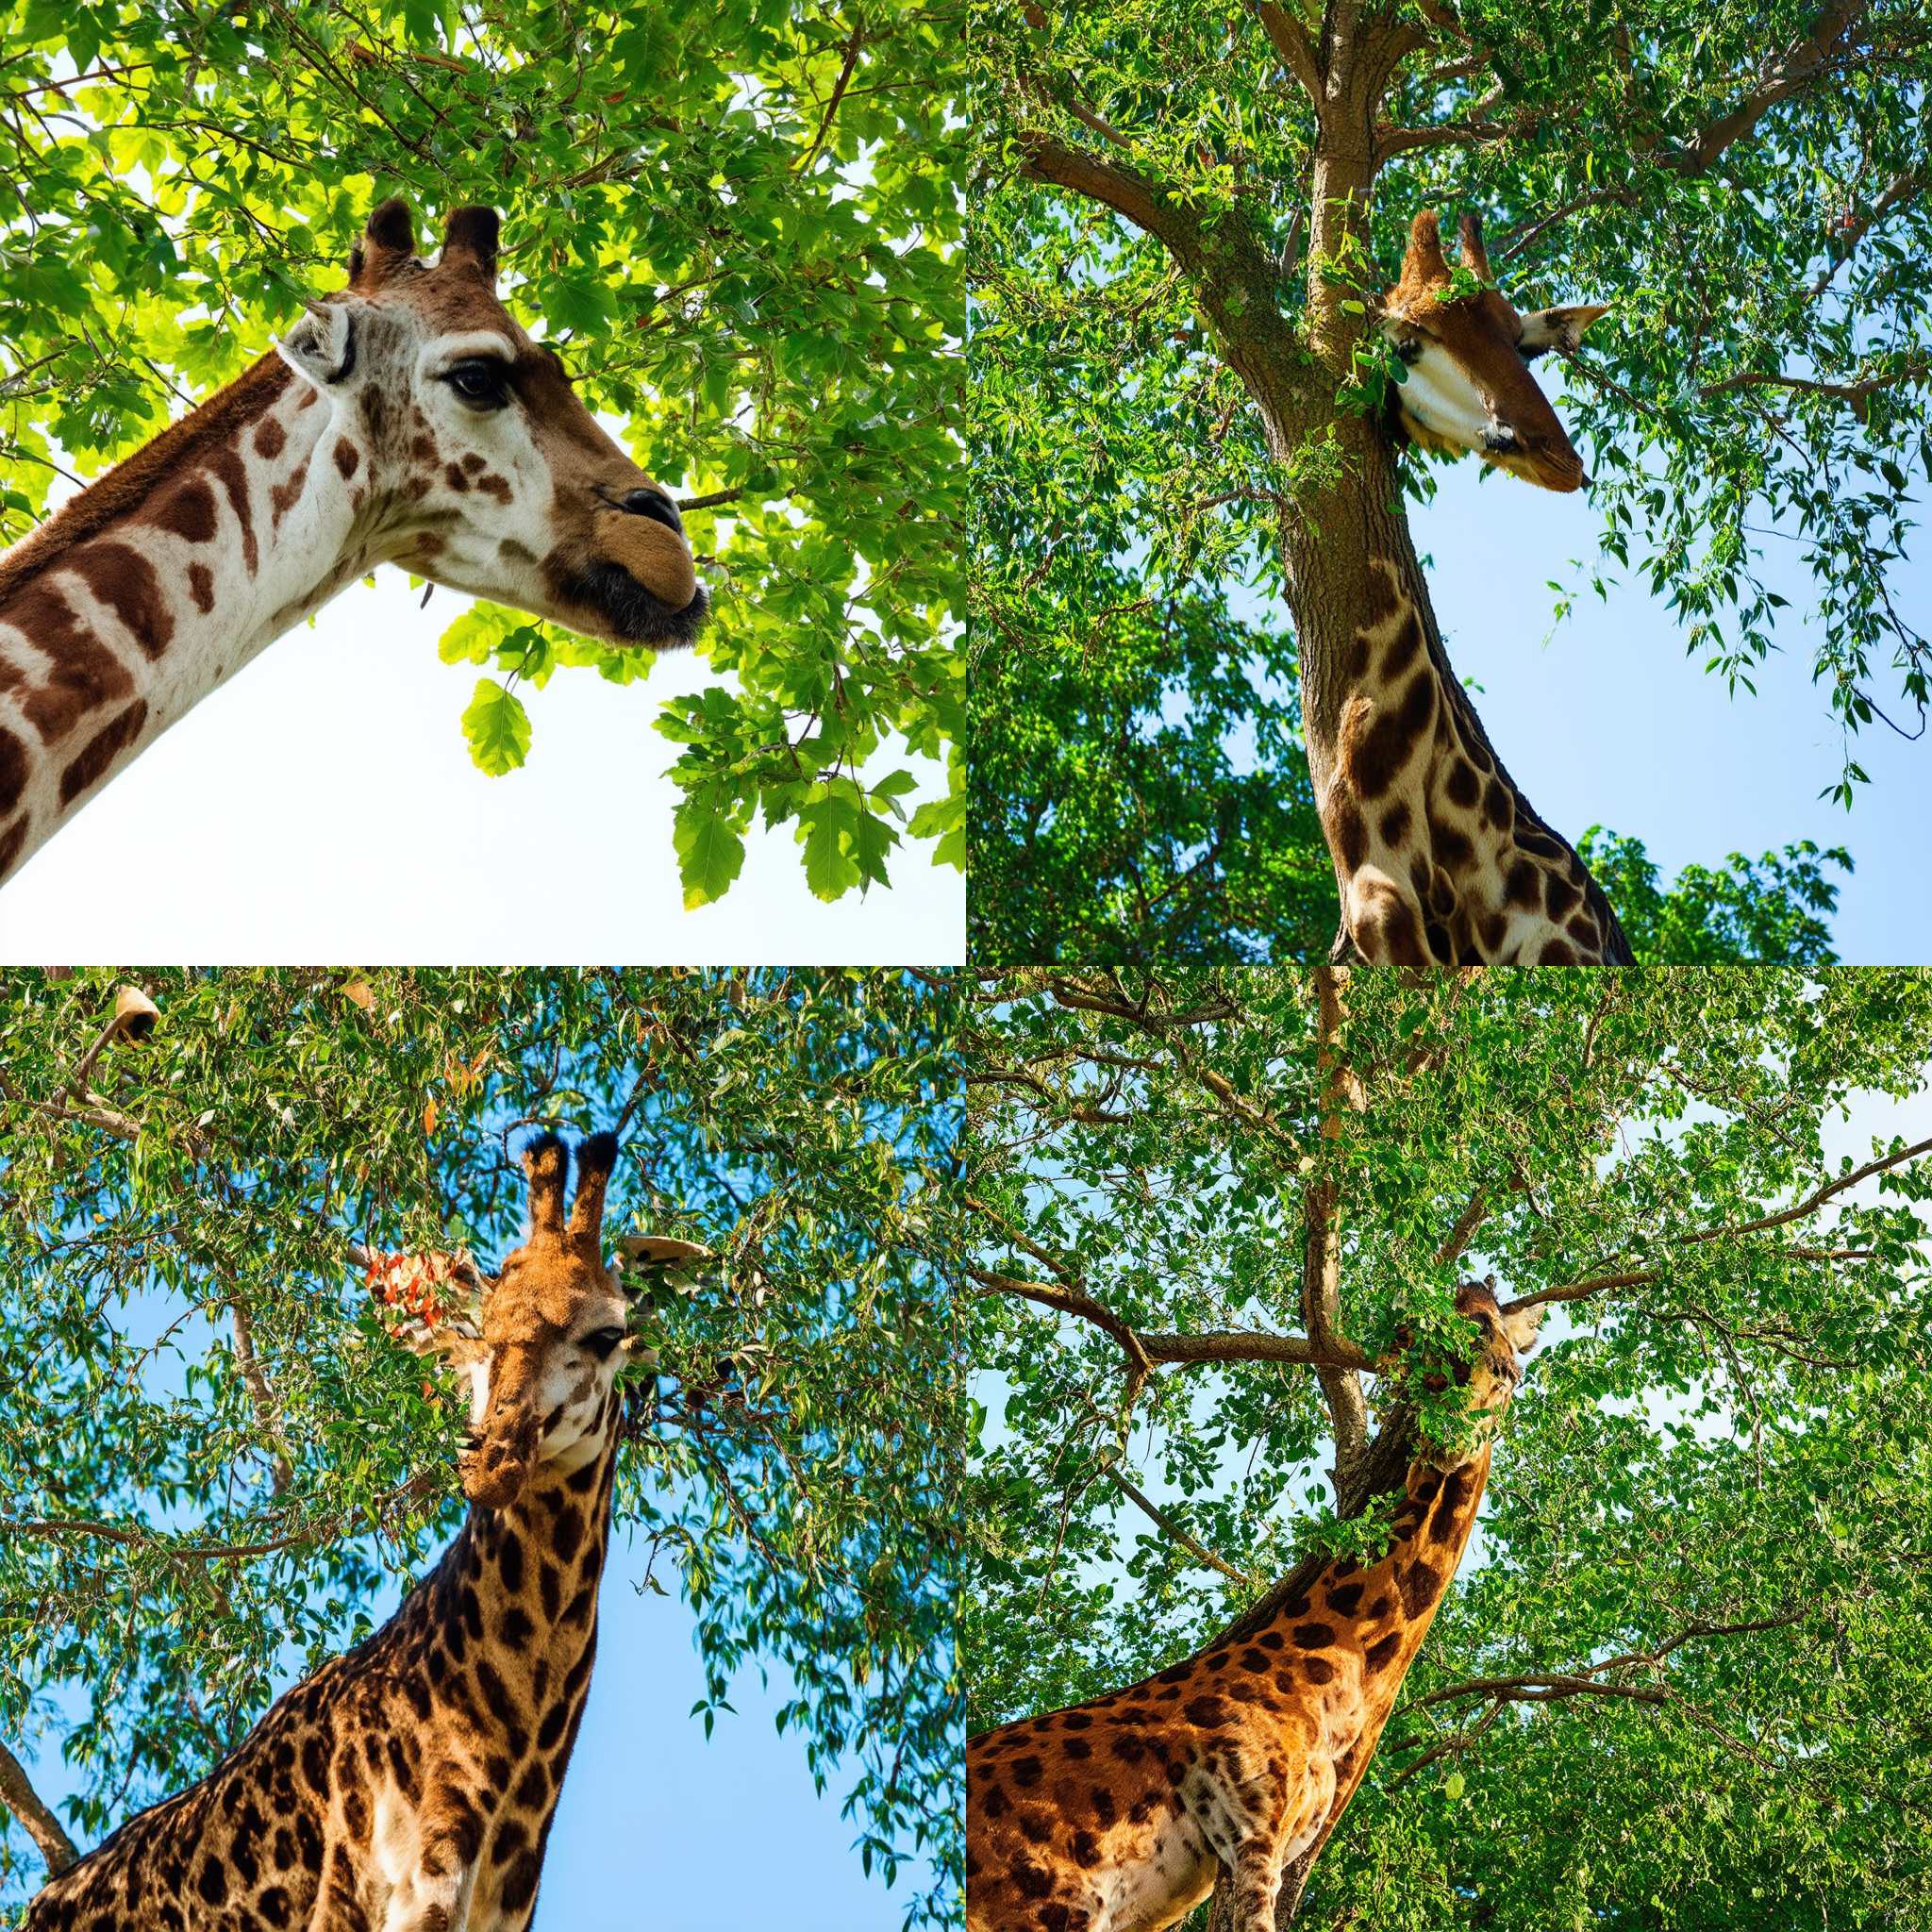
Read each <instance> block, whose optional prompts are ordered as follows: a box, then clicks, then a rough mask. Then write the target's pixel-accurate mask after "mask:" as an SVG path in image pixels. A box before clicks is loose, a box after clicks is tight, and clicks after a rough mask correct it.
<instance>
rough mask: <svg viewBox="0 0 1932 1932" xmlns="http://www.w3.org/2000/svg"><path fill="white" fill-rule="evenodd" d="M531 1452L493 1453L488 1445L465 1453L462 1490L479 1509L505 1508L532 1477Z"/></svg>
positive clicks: (461, 1469) (462, 1468) (461, 1466)
mask: <svg viewBox="0 0 1932 1932" xmlns="http://www.w3.org/2000/svg"><path fill="white" fill-rule="evenodd" d="M530 1461H531V1458H530V1457H528V1456H523V1455H516V1454H511V1455H507V1456H506V1455H503V1454H501V1453H499V1454H497V1455H496V1456H494V1457H491V1453H490V1451H489V1449H488V1448H485V1449H483V1450H480V1451H478V1452H477V1453H476V1454H475V1456H470V1457H465V1458H464V1459H463V1461H462V1463H461V1465H460V1474H461V1476H462V1482H463V1494H464V1495H465V1496H467V1497H468V1498H469V1500H470V1501H471V1502H472V1503H474V1504H475V1506H476V1507H477V1508H479V1509H505V1508H508V1507H509V1505H510V1504H512V1503H514V1502H515V1501H516V1499H517V1498H518V1497H519V1496H520V1495H522V1494H523V1491H524V1485H525V1482H527V1481H528V1480H529V1474H530Z"/></svg>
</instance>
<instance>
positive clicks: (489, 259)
mask: <svg viewBox="0 0 1932 1932" xmlns="http://www.w3.org/2000/svg"><path fill="white" fill-rule="evenodd" d="M496 236H497V220H496V210H495V209H494V208H457V209H456V210H455V211H454V212H453V213H452V214H451V215H450V218H449V225H447V226H446V227H445V228H444V229H443V231H442V261H443V262H444V263H449V262H452V261H468V262H469V263H471V264H472V265H473V266H474V267H475V270H476V271H477V273H478V274H479V275H482V277H483V279H484V280H485V281H486V282H488V283H489V284H490V285H491V288H494V287H495V286H496Z"/></svg>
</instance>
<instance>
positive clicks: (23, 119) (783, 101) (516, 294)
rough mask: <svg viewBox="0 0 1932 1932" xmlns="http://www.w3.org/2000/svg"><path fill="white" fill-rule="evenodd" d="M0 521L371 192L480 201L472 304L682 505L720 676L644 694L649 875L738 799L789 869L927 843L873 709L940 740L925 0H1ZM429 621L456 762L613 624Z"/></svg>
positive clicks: (691, 889)
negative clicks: (560, 369)
mask: <svg viewBox="0 0 1932 1932" xmlns="http://www.w3.org/2000/svg"><path fill="white" fill-rule="evenodd" d="M4 17H5V19H6V24H7V26H6V45H7V50H8V56H7V61H6V65H5V69H4V86H5V92H6V96H7V110H6V112H5V113H0V171H4V173H5V175H6V177H7V180H8V185H9V194H8V199H9V204H10V205H9V207H8V209H7V210H6V211H5V212H4V213H0V357H4V358H5V364H6V368H7V371H8V373H7V374H6V375H5V377H4V379H0V404H4V410H0V537H4V538H5V539H6V541H12V540H13V539H15V538H17V537H19V536H20V535H22V534H23V533H24V532H25V529H26V528H27V527H29V526H30V525H31V523H32V521H33V520H34V519H35V518H36V517H37V516H38V515H39V514H41V512H42V510H43V509H44V508H45V506H46V503H47V493H48V489H49V486H50V484H52V482H53V481H54V479H55V477H56V476H57V475H59V474H61V473H62V470H63V468H64V467H65V466H67V465H72V466H74V467H75V468H77V469H78V470H79V471H80V472H81V473H82V474H83V475H94V474H96V473H98V472H99V471H100V470H101V469H103V468H104V467H105V466H106V465H108V463H110V462H113V461H117V460H119V459H120V458H123V457H125V456H126V455H128V454H129V453H130V452H131V451H132V450H133V449H135V448H136V447H137V446H139V445H140V444H141V443H142V442H143V441H147V440H148V439H149V438H150V437H151V436H153V435H154V434H155V433H156V432H157V431H158V429H159V428H160V427H161V426H162V425H164V424H165V422H166V421H167V420H168V418H169V417H170V416H171V415H178V414H179V413H180V412H181V410H182V408H183V407H184V406H185V405H186V403H187V402H188V401H189V400H191V398H192V397H193V396H199V395H201V394H205V393H206V392H207V391H208V389H210V388H211V387H212V386H213V385H216V384H218V383H221V382H225V381H226V380H227V379H228V378H230V377H232V376H234V375H237V374H239V373H240V371H241V370H242V368H243V367H244V366H245V365H246V364H247V363H248V362H249V361H251V360H253V359H254V358H257V357H258V356H260V355H262V354H263V353H264V352H265V351H266V350H267V349H268V347H269V344H270V341H271V339H272V338H273V337H274V336H275V335H276V334H278V333H280V332H281V331H283V330H284V329H286V328H287V327H288V325H290V323H291V320H292V319H293V318H294V317H295V316H296V315H298V314H299V313H300V306H299V305H300V303H301V301H302V299H303V298H304V297H305V296H309V295H313V294H317V293H320V292H321V291H324V290H326V289H331V288H335V287H338V286H340V282H341V263H342V260H343V258H344V256H345V255H346V253H347V251H348V248H349V246H350V244H351V242H354V241H355V240H356V239H357V237H358V235H359V233H360V231H361V227H362V224H363V221H364V219H365V217H366V216H367V214H368V212H369V210H370V208H372V207H374V206H375V202H376V201H378V200H380V199H381V198H382V197H384V196H385V195H388V194H392V193H400V194H403V195H406V196H408V198H409V199H410V200H411V201H412V202H413V203H414V205H415V208H416V210H417V213H418V215H419V217H420V218H422V219H421V226H422V228H423V229H424V230H425V231H427V232H430V233H437V232H440V222H441V215H442V214H443V213H445V212H446V211H447V210H448V209H449V208H453V207H457V206H459V205H461V204H463V203H465V202H487V203H490V204H491V205H492V206H494V207H496V208H499V209H501V210H502V211H503V213H504V216H505V225H504V238H505V249H504V255H503V266H504V271H505V276H504V287H505V290H506V293H507V299H508V301H509V303H510V306H511V307H512V308H514V309H515V310H516V311H517V312H518V314H519V316H520V317H521V319H522V320H523V321H524V322H525V324H526V325H529V326H530V327H531V328H532V329H533V331H534V332H535V333H537V334H539V335H545V336H547V338H548V339H549V340H550V341H554V342H558V343H560V344H563V345H565V346H566V348H567V351H568V359H569V360H570V362H571V364H572V366H573V368H574V370H575V371H576V372H577V379H578V385H579V388H580V390H581V391H582V392H583V394H584V396H585V399H586V400H587V401H588V402H589V403H590V405H591V408H594V409H597V410H600V411H604V412H608V414H610V415H611V416H613V417H615V418H616V419H618V420H619V422H620V423H621V425H622V430H621V440H622V441H625V443H626V444H627V446H628V448H629V449H630V451H631V453H632V454H633V456H635V457H636V458H637V459H638V460H639V461H640V462H641V463H642V464H643V465H644V466H645V468H647V469H648V470H649V471H651V473H652V474H653V475H657V476H659V477H661V478H663V479H664V480H665V481H666V482H667V483H668V484H670V485H671V486H672V487H673V489H674V491H676V493H678V494H679V495H680V496H681V497H682V498H683V499H684V500H685V502H686V504H687V506H688V508H687V515H688V518H689V521H690V525H691V538H692V541H693V544H694V546H695V548H696V549H697V551H698V552H699V553H700V555H701V557H702V558H706V559H707V561H706V562H705V563H704V564H703V565H702V566H701V567H702V568H703V569H704V571H705V574H706V575H707V577H708V580H709V583H710V586H711V589H712V592H713V597H714V605H715V608H716V610H717V618H716V621H715V623H714V624H713V625H712V626H711V627H710V629H709V630H708V633H707V635H706V638H705V640H704V641H703V643H702V645H701V649H702V650H703V652H704V653H705V655H706V656H707V658H708V661H709V662H710V663H711V665H712V666H713V667H714V668H715V669H716V670H718V671H719V672H721V673H729V674H732V675H733V680H734V681H733V683H732V684H730V685H727V684H724V683H722V682H721V683H718V684H715V685H713V686H711V687H710V688H709V689H708V690H706V691H703V692H701V693H700V694H699V695H697V696H696V697H693V698H691V699H683V700H678V701H675V702H674V703H668V704H667V705H666V706H665V707H664V708H663V709H662V711H661V713H660V715H659V718H658V729H659V731H660V732H661V733H662V734H663V735H664V736H665V737H667V738H668V739H670V740H672V741H674V742H675V743H676V744H678V745H680V746H682V750H681V752H680V753H679V754H678V755H677V758H676V762H675V765H674V766H673V767H672V775H674V776H675V780H676V782H677V784H678V786H679V787H680V788H681V789H682V791H683V794H684V798H683V803H682V804H681V805H680V807H679V808H678V812H677V824H676V828H675V830H676V841H677V849H678V853H679V857H680V860H681V863H682V872H683V878H684V884H685V889H686V893H687V897H688V898H689V899H690V901H691V903H700V902H702V901H704V900H706V899H709V898H716V897H718V896H719V895H720V894H721V893H723V892H724V891H725V890H726V889H727V888H728V887H729V885H730V883H731V881H732V880H733V879H734V878H735V877H736V876H737V874H738V871H739V867H740V864H741V860H742V846H743V840H744V836H745V834H746V832H747V831H748V830H749V829H750V827H751V825H752V824H753V822H754V820H755V819H756V818H757V817H758V815H759V814H760V813H762V815H763V818H764V820H765V822H766V824H770V825H775V824H782V823H786V822H790V823H791V824H793V826H794V828H795V830H796V834H797V837H798V839H799V841H800V843H801V844H802V845H804V846H805V847H806V848H807V850H806V854H805V858H806V863H807V865H808V872H809V874H810V883H811V885H812V887H813V890H814V891H818V892H820V893H821V894H822V895H824V896H827V897H830V896H836V895H837V894H839V893H841V892H843V891H846V890H848V889H849V888H850V887H852V886H855V885H863V884H865V883H868V882H883V880H884V879H885V875H886V863H887V858H888V855H889V853H890V852H891V848H892V846H893V845H894V844H895V843H897V842H898V841H899V839H900V837H901V833H902V829H903V830H904V831H905V832H907V833H908V834H909V835H910V836H911V837H913V838H915V839H919V840H936V841H939V842H938V845H937V848H936V850H937V852H938V856H939V857H940V858H943V859H946V860H948V861H949V862H953V863H958V864H963V861H964V853H963V832H962V829H961V818H960V811H961V804H960V799H959V795H958V788H959V787H960V785H962V784H963V775H962V774H961V773H960V771H959V769H958V760H957V758H955V759H954V760H953V768H954V769H953V781H954V790H953V795H952V797H951V798H950V800H939V801H933V802H930V803H928V804H927V805H925V806H923V807H921V808H919V810H918V811H916V812H914V813H913V814H912V815H911V816H910V819H909V821H908V816H907V812H906V808H905V807H904V805H903V804H902V803H901V800H902V799H903V797H904V794H905V792H906V791H909V790H910V789H911V776H910V774H909V773H906V772H895V773H889V774H884V777H883V782H874V784H872V785H871V786H870V787H866V786H863V785H861V784H860V782H859V780H858V769H859V767H860V766H861V765H863V764H864V763H865V762H866V761H867V759H869V758H871V757H872V756H873V755H874V753H875V752H876V751H878V750H880V749H881V748H882V747H884V746H887V745H889V744H891V742H892V741H895V740H896V741H898V743H899V744H900V745H901V746H903V748H904V749H905V750H907V751H910V752H918V753H924V754H928V755H931V756H934V757H944V756H946V755H947V751H948V747H949V746H952V745H953V744H955V743H956V741H957V740H958V726H959V722H960V713H961V710H962V707H963V682H964V671H963V666H962V665H961V664H960V663H959V661H958V654H957V652H956V650H955V649H954V647H953V644H952V641H951V636H950V631H951V622H952V620H951V611H952V608H953V602H954V584H953V564H952V554H953V545H952V543H951V542H950V541H949V540H948V538H947V534H946V533H947V532H948V531H949V530H950V529H952V528H953V527H954V526H955V524H956V505H955V492H956V491H957V490H958V482H957V478H956V474H955V473H956V469H957V465H956V462H955V460H954V441H953V429H952V418H953V416H954V413H955V388H956V383H957V363H956V360H955V358H953V357H952V356H950V355H949V354H948V353H947V350H948V345H949V343H950V342H951V341H953V340H954V339H955V338H956V337H957V335H958V328H959V325H960V320H961V317H960V299H959V296H958V288H957V283H958V275H957V271H956V269H955V268H954V267H953V266H952V263H951V259H950V258H951V254H952V251H953V248H954V244H955V242H957V239H958V229H959V217H958V192H957V190H956V189H955V187H954V186H953V185H952V181H951V178H950V176H951V172H952V171H951V167H950V161H949V155H950V142H951V140H952V137H951V136H950V135H949V133H948V131H947V129H948V117H949V111H950V102H949V96H948V92H947V90H946V88H945V87H944V86H943V85H941V86H938V87H935V86H934V85H933V84H932V75H934V74H935V73H940V74H944V73H945V72H946V71H947V70H946V67H945V65H944V63H943V62H941V60H940V59H939V58H938V49H939V48H940V46H941V42H942V40H943V36H944V28H943V26H942V25H941V23H940V22H938V21H937V19H936V18H935V17H933V16H931V15H930V14H927V13H924V12H922V11H920V10H918V9H915V8H911V7H909V6H907V5H903V4H899V0H888V4H886V5H885V6H883V7H876V6H875V7H869V8H866V9H864V11H863V13H862V14H861V12H860V11H859V10H858V9H856V8H839V7H836V6H835V7H816V6H809V5H806V4H803V0H729V4H728V5H726V6H725V7H724V9H723V10H722V11H721V10H720V9H717V8H708V9H703V10H699V11H693V10H691V9H690V8H675V7H671V6H667V5H664V4H661V0H646V4H641V5H625V6H622V7H608V6H596V5H578V4H574V0H483V4H481V5H478V6H468V7H458V6H455V5H444V4H439V0H367V4H355V5H345V4H341V0H289V4H282V0H276V4H275V5H272V6H267V7H227V6H220V7H213V8H209V7H206V6H192V5H185V4H181V0H165V4H161V5H158V6H151V7H141V8H125V7H123V6H121V5H119V4H118V0H73V4H70V0H13V4H11V5H9V6H8V7H7V8H5V9H4ZM441 650H442V655H443V656H444V658H446V659H448V660H450V661H453V662H457V661H465V660H467V661H473V662H475V663H476V664H478V665H480V666H484V667H487V668H488V669H489V671H490V672H491V674H492V675H490V676H486V677H485V678H484V679H482V680H481V682H480V683H479V687H478V691H477V695H476V699H475V703H473V705H472V707H471V708H470V712H469V713H468V714H466V716H465V718H464V720H463V724H464V728H465V731H466V734H467V735H468V737H469V740H470V743H471V748H472V752H473V755H474V756H475V759H476V761H477V762H478V763H479V764H480V765H482V766H483V768H484V769H486V770H491V771H503V770H508V768H510V767H511V766H513V765H516V764H519V763H521V762H522V759H523V757H524V753H525V748H526V746H527V743H528V724H527V721H525V719H524V716H523V708H522V705H521V701H520V700H519V699H518V698H517V696H516V692H515V685H516V683H517V681H518V680H519V679H528V680H530V681H532V682H535V683H540V684H541V682H542V681H543V680H544V679H545V678H547V677H548V676H549V675H551V673H552V671H553V670H554V669H555V668H556V667H557V666H558V665H559V664H561V665H588V666H591V667H594V668H595V669H596V670H597V671H598V672H600V673H601V674H602V675H604V676H606V677H608V678H610V679H613V680H614V681H616V682H618V683H620V684H627V683H629V682H631V681H632V680H634V679H636V678H639V677H641V676H642V675H645V673H646V671H647V670H648V666H649V656H648V654H647V653H640V652H635V651H628V652H627V651H624V650H620V649H617V648H615V647H612V646H608V645H605V644H602V643H596V642H592V641H589V640H586V639H584V638H581V637H577V636H575V635H573V634H571V633H568V632H565V631H563V630H561V629H559V628H558V627H557V626H555V625H546V624H541V623H533V622H531V621H529V620H527V619H525V617H523V616H522V615H521V614H519V613H516V612H512V611H508V610H505V609H502V608H498V607H495V606H489V605H484V606H479V607H478V608H476V609H475V611H474V612H473V613H471V614H468V615H466V616H464V617H462V618H460V619H458V621H457V622H456V623H455V624H453V625H450V627H449V628H448V629H447V630H446V631H445V632H444V634H443V638H442V643H441Z"/></svg>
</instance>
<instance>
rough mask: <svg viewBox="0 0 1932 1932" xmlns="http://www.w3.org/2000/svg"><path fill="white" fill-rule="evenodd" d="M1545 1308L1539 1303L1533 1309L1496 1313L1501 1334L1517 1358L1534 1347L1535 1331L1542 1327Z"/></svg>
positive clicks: (1544, 1305) (1499, 1311) (1505, 1309)
mask: <svg viewBox="0 0 1932 1932" xmlns="http://www.w3.org/2000/svg"><path fill="white" fill-rule="evenodd" d="M1545 1307H1547V1304H1546V1303H1542V1302H1539V1303H1538V1304H1537V1306H1536V1307H1533V1308H1502V1309H1499V1310H1498V1311H1497V1320H1498V1321H1500V1322H1501V1323H1502V1324H1503V1333H1504V1334H1505V1335H1507V1337H1508V1338H1509V1346H1510V1347H1511V1348H1513V1349H1514V1350H1515V1351H1516V1353H1517V1355H1518V1357H1523V1356H1526V1355H1527V1354H1528V1353H1529V1352H1530V1350H1531V1349H1533V1348H1534V1347H1535V1346H1536V1335H1537V1330H1538V1329H1539V1328H1541V1326H1542V1322H1543V1310H1544V1308H1545Z"/></svg>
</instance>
